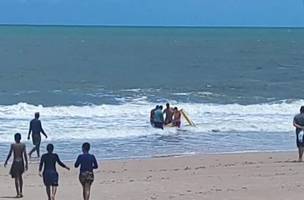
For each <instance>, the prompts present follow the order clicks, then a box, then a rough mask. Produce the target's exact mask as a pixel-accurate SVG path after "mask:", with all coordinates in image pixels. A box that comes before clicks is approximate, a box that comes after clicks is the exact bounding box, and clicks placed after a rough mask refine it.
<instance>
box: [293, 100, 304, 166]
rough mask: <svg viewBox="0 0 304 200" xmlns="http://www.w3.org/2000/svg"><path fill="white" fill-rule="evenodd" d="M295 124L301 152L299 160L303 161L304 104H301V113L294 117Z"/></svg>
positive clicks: (297, 141)
mask: <svg viewBox="0 0 304 200" xmlns="http://www.w3.org/2000/svg"><path fill="white" fill-rule="evenodd" d="M293 126H294V127H295V128H296V143H297V147H298V152H299V162H302V157H303V152H304V133H303V129H304V106H301V108H300V113H299V114H297V115H296V116H295V117H294V118H293Z"/></svg>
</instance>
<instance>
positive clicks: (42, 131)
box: [39, 121, 48, 138]
mask: <svg viewBox="0 0 304 200" xmlns="http://www.w3.org/2000/svg"><path fill="white" fill-rule="evenodd" d="M39 123H40V130H41V133H42V134H43V135H44V136H45V138H47V137H48V136H47V134H46V133H45V132H44V130H43V128H42V124H41V121H39Z"/></svg>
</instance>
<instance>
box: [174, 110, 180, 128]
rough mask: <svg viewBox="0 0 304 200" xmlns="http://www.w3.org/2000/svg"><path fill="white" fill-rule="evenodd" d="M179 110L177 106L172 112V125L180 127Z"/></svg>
mask: <svg viewBox="0 0 304 200" xmlns="http://www.w3.org/2000/svg"><path fill="white" fill-rule="evenodd" d="M181 117H182V114H181V111H179V110H178V108H177V107H175V108H174V113H173V122H172V123H173V126H176V127H178V128H180V126H181Z"/></svg>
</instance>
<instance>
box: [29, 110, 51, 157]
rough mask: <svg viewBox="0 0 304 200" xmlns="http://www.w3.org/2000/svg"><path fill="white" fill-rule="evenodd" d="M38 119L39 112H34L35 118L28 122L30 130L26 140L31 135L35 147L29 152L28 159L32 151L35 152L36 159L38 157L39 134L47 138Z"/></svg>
mask: <svg viewBox="0 0 304 200" xmlns="http://www.w3.org/2000/svg"><path fill="white" fill-rule="evenodd" d="M39 117H40V115H39V112H36V113H35V118H34V119H33V120H32V121H31V122H30V129H29V133H28V137H27V139H28V140H29V139H30V135H31V133H32V142H33V145H34V146H35V147H34V148H33V149H32V150H31V151H30V153H29V157H31V156H32V153H33V152H34V151H37V156H38V158H39V157H40V143H41V134H40V133H42V134H43V135H44V136H45V138H47V135H46V133H45V132H44V130H43V128H42V125H41V121H40V120H39Z"/></svg>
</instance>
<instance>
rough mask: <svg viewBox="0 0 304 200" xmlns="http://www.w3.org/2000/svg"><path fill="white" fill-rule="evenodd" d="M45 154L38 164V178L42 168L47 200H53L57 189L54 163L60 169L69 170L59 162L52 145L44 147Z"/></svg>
mask: <svg viewBox="0 0 304 200" xmlns="http://www.w3.org/2000/svg"><path fill="white" fill-rule="evenodd" d="M46 150H47V153H46V154H43V155H42V157H41V160H40V164H39V176H41V171H42V167H44V168H43V173H42V176H43V183H44V185H45V187H46V193H47V196H48V200H55V195H56V192H57V187H58V173H57V171H56V163H58V164H59V165H60V166H61V167H63V168H65V169H67V170H70V168H68V167H67V166H66V165H65V164H63V162H61V161H60V159H59V156H58V155H57V154H55V153H53V151H54V145H53V144H48V145H47V147H46Z"/></svg>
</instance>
